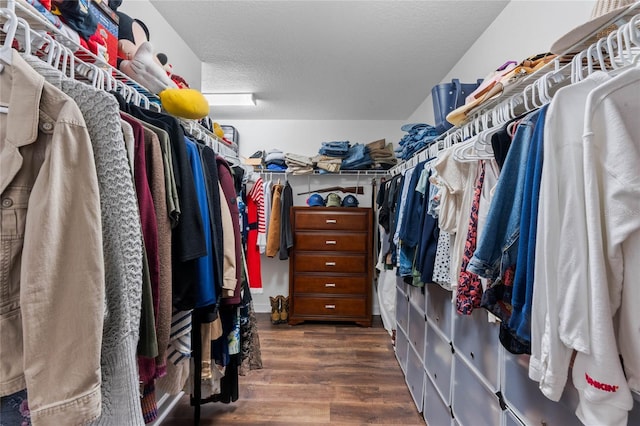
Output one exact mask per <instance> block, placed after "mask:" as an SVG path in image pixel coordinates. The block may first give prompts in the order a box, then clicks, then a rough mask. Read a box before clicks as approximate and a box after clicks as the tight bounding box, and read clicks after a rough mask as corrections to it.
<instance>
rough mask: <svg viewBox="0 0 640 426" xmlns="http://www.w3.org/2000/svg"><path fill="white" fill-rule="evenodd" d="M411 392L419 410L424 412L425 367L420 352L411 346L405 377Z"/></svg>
mask: <svg viewBox="0 0 640 426" xmlns="http://www.w3.org/2000/svg"><path fill="white" fill-rule="evenodd" d="M405 379H406V382H407V386H408V387H409V392H410V393H411V396H412V397H413V402H415V404H416V408H417V409H418V412H420V413H422V403H423V402H424V393H423V392H424V367H423V366H422V361H421V360H420V358H418V354H416V352H415V351H414V350H413V349H412V348H411V347H409V354H408V357H407V375H406V377H405Z"/></svg>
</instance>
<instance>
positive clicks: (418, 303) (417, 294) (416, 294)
mask: <svg viewBox="0 0 640 426" xmlns="http://www.w3.org/2000/svg"><path fill="white" fill-rule="evenodd" d="M424 291H425V290H424V288H423V287H415V286H412V285H410V286H409V302H410V303H411V304H412V305H414V306H415V307H416V308H418V310H419V311H420V312H422V313H423V315H424Z"/></svg>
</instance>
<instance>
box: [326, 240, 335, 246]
mask: <svg viewBox="0 0 640 426" xmlns="http://www.w3.org/2000/svg"><path fill="white" fill-rule="evenodd" d="M324 243H325V244H326V245H328V246H330V245H336V242H335V241H333V240H327V241H325V242H324Z"/></svg>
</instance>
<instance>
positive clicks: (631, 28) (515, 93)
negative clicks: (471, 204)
mask: <svg viewBox="0 0 640 426" xmlns="http://www.w3.org/2000/svg"><path fill="white" fill-rule="evenodd" d="M632 13H636V14H635V15H633V14H632ZM621 18H625V19H626V20H627V22H626V23H625V24H622V25H620V26H619V27H618V28H617V29H616V30H614V31H612V32H611V33H609V34H607V35H605V36H603V37H600V38H594V37H595V35H597V34H599V33H600V32H601V31H602V28H598V29H597V30H595V31H594V33H593V34H592V35H591V36H590V37H587V38H586V39H585V40H586V41H582V42H580V43H578V44H577V45H576V46H580V47H582V50H581V51H580V52H578V53H576V54H571V53H563V54H562V55H558V57H556V58H555V60H554V61H552V62H550V63H549V64H547V65H546V66H545V67H543V68H541V69H540V70H538V71H536V72H535V73H532V74H530V75H528V76H527V77H526V78H524V79H523V81H521V82H519V83H518V84H516V85H514V86H513V87H511V86H510V87H509V91H505V92H503V94H502V95H501V96H500V97H499V98H498V99H492V100H489V101H487V102H486V103H485V104H486V105H485V104H481V105H480V106H479V107H478V108H476V110H475V111H473V112H472V113H471V115H470V116H469V118H468V119H467V120H466V121H465V122H464V123H463V124H461V125H459V126H456V127H453V128H451V129H449V130H447V131H446V132H445V133H443V134H442V135H440V136H438V137H437V138H436V139H434V140H433V141H432V142H430V143H429V144H428V145H427V146H425V147H423V148H422V149H420V150H419V151H417V152H416V153H415V154H414V155H413V156H412V157H411V158H410V159H407V160H405V161H403V162H402V163H400V164H398V165H397V166H395V167H394V168H392V169H390V171H389V173H390V174H391V175H397V174H399V173H404V172H405V171H406V170H407V169H409V168H411V167H414V166H415V165H416V164H415V161H412V160H413V159H414V158H417V157H418V156H420V155H424V154H422V152H424V151H426V152H427V153H429V156H430V157H433V156H434V155H433V153H432V150H433V148H434V147H436V151H437V152H439V151H441V150H442V149H445V148H447V147H449V146H451V145H452V144H454V143H456V142H453V139H454V138H455V139H457V142H461V141H463V140H464V138H463V134H464V133H465V132H467V137H471V136H475V135H476V134H477V131H475V130H474V129H473V128H472V127H473V125H474V123H475V122H476V121H477V120H482V119H483V118H487V120H486V124H485V125H484V128H485V129H488V128H493V127H496V126H501V125H504V124H505V123H506V122H507V121H509V120H510V119H513V118H516V117H517V116H521V115H524V114H526V113H528V112H530V111H533V110H534V109H537V108H539V107H540V106H542V105H543V104H544V102H543V101H542V99H543V98H546V100H547V101H550V100H551V98H552V97H553V94H554V93H555V91H556V90H558V89H559V88H561V87H563V86H564V85H567V84H570V83H573V82H576V81H579V80H581V79H583V78H585V77H586V76H585V75H584V71H585V70H586V72H587V75H589V74H591V73H593V72H594V71H597V70H601V69H602V70H603V71H605V72H616V71H618V70H619V69H620V68H622V67H625V66H629V65H631V64H633V63H637V61H638V59H640V2H637V3H635V4H633V5H632V6H630V7H629V9H626V10H625V11H623V12H621V13H620V15H618V16H617V17H616V18H614V19H612V21H611V22H615V21H617V20H620V19H621ZM609 24H610V22H609V23H607V25H605V26H604V27H603V28H606V27H607V26H609ZM621 37H622V39H621ZM624 37H626V38H624ZM612 38H613V39H615V38H617V39H618V41H617V43H616V44H617V45H616V46H614V44H613V42H612V41H611V40H612ZM587 41H588V42H589V43H587ZM576 46H574V47H572V48H571V49H570V50H574V49H575V48H576ZM605 48H606V50H607V54H608V58H605V57H604V55H602V50H603V49H605ZM615 49H617V52H612V50H615ZM623 49H626V50H625V51H623ZM615 53H617V55H616V54H615ZM594 55H597V57H596V58H594ZM568 58H571V59H570V60H569V59H568ZM607 59H608V62H607ZM585 61H586V64H585ZM619 61H621V63H618V62H619ZM607 63H608V64H609V65H608V66H607ZM541 96H542V97H541ZM507 117H510V118H509V119H505V118H507ZM437 152H435V154H437Z"/></svg>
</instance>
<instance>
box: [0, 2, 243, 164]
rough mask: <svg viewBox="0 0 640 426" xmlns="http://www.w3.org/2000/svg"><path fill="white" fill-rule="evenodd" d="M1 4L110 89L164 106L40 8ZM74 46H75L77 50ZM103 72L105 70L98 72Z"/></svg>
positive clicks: (228, 153)
mask: <svg viewBox="0 0 640 426" xmlns="http://www.w3.org/2000/svg"><path fill="white" fill-rule="evenodd" d="M0 7H3V8H6V9H9V10H11V11H14V13H16V15H17V16H19V17H20V18H22V19H23V20H24V22H26V24H28V26H29V27H30V29H31V30H33V31H35V32H36V34H37V36H38V37H40V38H42V39H43V40H44V39H45V38H46V37H47V36H48V37H49V40H48V43H49V44H54V43H59V46H62V47H64V48H66V49H68V50H69V52H70V56H71V57H72V59H71V61H72V64H73V63H74V62H77V63H78V64H80V65H82V66H84V67H86V68H88V69H89V70H90V71H89V73H92V72H93V74H92V76H94V77H97V78H102V79H103V80H104V81H103V85H104V86H105V87H107V90H117V91H120V92H121V94H123V97H125V99H126V100H127V101H131V100H132V99H133V98H136V99H138V102H137V103H138V104H139V105H140V106H144V107H146V108H150V107H151V106H153V107H155V108H156V109H157V110H158V111H161V110H162V108H161V102H160V98H159V97H158V96H156V95H155V94H154V93H152V92H151V91H149V90H148V89H146V88H145V87H144V86H143V85H141V84H140V83H138V82H136V81H135V80H133V79H131V78H130V77H129V76H127V75H126V74H124V73H123V72H121V71H120V70H118V69H116V68H114V67H112V66H111V65H109V64H107V63H106V62H105V61H104V60H103V59H102V58H100V57H98V56H96V55H94V54H93V53H92V52H90V51H88V50H87V49H85V48H83V47H82V46H80V45H78V44H77V43H76V42H75V41H73V40H71V39H69V38H68V37H67V36H66V35H65V34H64V33H62V32H61V31H60V29H59V28H57V27H56V26H55V25H53V24H52V23H50V22H49V21H47V20H46V18H45V17H44V16H42V14H40V12H38V11H37V10H36V9H35V8H33V6H31V5H30V4H29V3H28V2H26V1H25V0H0ZM38 31H41V32H45V33H46V34H47V35H41V34H38V33H37V32H38ZM49 34H53V35H54V36H53V37H52V36H51V35H49ZM33 37H34V36H32V38H33ZM73 50H75V52H74V51H73ZM72 68H73V67H72ZM100 70H102V71H100ZM100 72H102V73H103V74H102V75H98V73H100ZM84 78H85V79H87V80H88V79H89V76H84ZM118 89H119V90H118ZM180 120H181V121H182V122H183V124H185V123H188V124H186V125H187V126H188V127H189V128H194V127H195V128H197V129H198V130H197V131H198V132H199V134H201V135H204V136H202V138H208V139H210V141H211V142H212V144H211V145H212V149H214V150H215V151H216V152H217V153H219V154H220V155H222V156H223V157H225V158H227V159H233V160H234V161H236V162H239V158H238V154H237V150H234V149H233V147H229V146H228V145H227V144H226V143H225V142H224V141H221V140H220V138H218V137H217V136H216V135H215V134H213V133H211V132H210V131H209V130H208V129H206V128H205V127H204V126H202V125H201V124H200V123H198V122H195V121H191V120H185V119H180Z"/></svg>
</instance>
